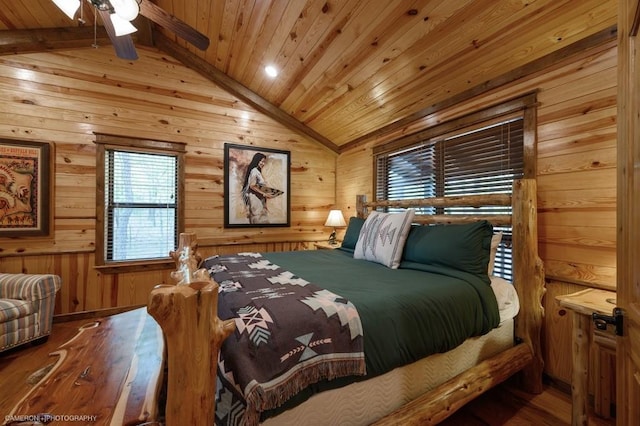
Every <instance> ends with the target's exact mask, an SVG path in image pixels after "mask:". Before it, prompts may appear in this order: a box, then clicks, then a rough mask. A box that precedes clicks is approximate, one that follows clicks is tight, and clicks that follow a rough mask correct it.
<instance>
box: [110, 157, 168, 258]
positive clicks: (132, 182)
mask: <svg viewBox="0 0 640 426" xmlns="http://www.w3.org/2000/svg"><path fill="white" fill-rule="evenodd" d="M177 194H178V158H177V156H176V155H166V154H154V153H143V152H131V151H124V150H120V149H108V150H106V155H105V203H104V205H105V220H106V222H107V226H106V229H105V233H106V235H105V239H104V241H105V259H106V260H107V261H131V260H146V259H159V258H168V257H169V252H170V251H171V250H174V249H175V247H176V246H177V235H178V230H177V226H178V220H177V214H178V204H177Z"/></svg>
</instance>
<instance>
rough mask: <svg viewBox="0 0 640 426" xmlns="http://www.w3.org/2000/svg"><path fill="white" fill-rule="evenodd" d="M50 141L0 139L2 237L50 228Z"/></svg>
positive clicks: (39, 233) (37, 233) (38, 233)
mask: <svg viewBox="0 0 640 426" xmlns="http://www.w3.org/2000/svg"><path fill="white" fill-rule="evenodd" d="M50 161H51V145H50V144H48V143H45V142H30V141H18V140H11V139H0V238H3V237H8V238H10V237H31V236H34V237H40V236H47V235H49V234H50V232H51V229H50V225H51V164H50Z"/></svg>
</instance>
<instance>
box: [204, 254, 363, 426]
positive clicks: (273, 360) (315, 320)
mask: <svg viewBox="0 0 640 426" xmlns="http://www.w3.org/2000/svg"><path fill="white" fill-rule="evenodd" d="M204 267H205V268H207V269H208V271H209V273H210V275H211V277H212V278H213V279H214V280H215V281H216V282H217V283H218V284H219V285H220V289H219V292H220V295H219V301H218V316H219V317H220V319H223V320H225V319H229V318H233V319H234V320H235V323H236V332H235V333H234V334H232V335H231V336H229V338H227V339H226V340H225V341H224V343H223V345H222V349H221V351H220V356H219V359H218V380H217V381H218V383H217V390H216V424H225V425H237V424H243V425H254V424H258V422H259V420H260V413H261V412H262V411H265V410H270V409H273V408H276V407H278V406H280V405H281V404H282V403H284V402H285V401H286V400H288V399H289V398H291V397H292V396H293V395H295V394H296V393H298V392H299V391H301V390H302V389H304V388H306V387H307V386H309V385H311V384H313V383H316V382H318V381H320V380H331V379H334V378H337V377H344V376H352V375H364V374H365V362H364V349H363V336H362V324H361V322H360V317H359V316H358V312H357V310H356V308H355V306H354V305H353V304H352V303H350V302H349V301H348V300H345V299H344V298H342V297H340V296H339V295H337V294H334V293H332V292H330V291H327V290H324V289H322V288H320V287H318V286H316V285H314V284H312V283H309V282H307V281H305V280H304V279H303V278H301V277H297V276H295V275H294V274H292V273H291V272H288V271H286V270H283V269H282V268H280V267H279V266H278V265H274V264H272V263H271V262H269V261H268V260H267V259H265V258H264V257H262V255H260V254H259V253H239V254H237V255H234V256H214V257H210V258H208V259H206V260H205V262H204Z"/></svg>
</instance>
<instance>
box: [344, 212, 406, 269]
mask: <svg viewBox="0 0 640 426" xmlns="http://www.w3.org/2000/svg"><path fill="white" fill-rule="evenodd" d="M414 214H415V212H414V210H411V209H410V210H405V211H404V212H402V213H380V212H376V211H374V212H371V213H370V214H369V216H368V217H367V220H365V221H364V224H363V225H362V229H361V230H360V235H359V236H358V242H357V243H356V248H355V250H354V252H353V257H354V259H365V260H369V261H372V262H376V263H381V264H383V265H385V266H387V267H389V268H391V269H397V268H398V266H399V265H400V259H401V258H402V250H403V249H404V243H405V241H406V240H407V235H408V234H409V229H410V228H411V222H412V221H413V216H414Z"/></svg>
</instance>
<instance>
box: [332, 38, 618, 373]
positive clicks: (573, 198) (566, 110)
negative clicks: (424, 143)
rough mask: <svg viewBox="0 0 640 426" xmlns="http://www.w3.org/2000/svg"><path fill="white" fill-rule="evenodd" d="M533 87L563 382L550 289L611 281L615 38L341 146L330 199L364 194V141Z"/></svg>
mask: <svg viewBox="0 0 640 426" xmlns="http://www.w3.org/2000/svg"><path fill="white" fill-rule="evenodd" d="M532 90H538V102H539V105H538V110H537V138H538V140H537V170H538V171H537V178H538V209H539V219H538V220H539V223H538V236H539V240H540V243H539V250H540V256H541V257H542V260H543V261H544V263H545V268H546V274H547V294H546V296H545V301H544V304H545V308H546V317H545V329H544V344H545V345H544V346H545V354H544V359H545V363H546V366H545V371H546V373H547V374H549V375H550V376H552V377H554V378H557V379H559V380H561V381H563V382H565V383H570V382H571V347H570V341H571V339H570V337H571V320H570V318H569V315H565V312H564V311H563V310H561V309H559V307H558V305H557V303H556V301H555V296H556V295H559V294H567V293H571V292H574V291H577V290H580V289H583V288H585V287H602V288H608V289H615V286H616V280H615V266H616V223H615V222H616V45H615V41H611V42H609V43H607V44H604V45H602V46H600V47H598V48H594V49H592V50H590V51H587V52H583V53H580V54H577V55H574V56H572V57H570V58H567V59H565V60H564V61H563V62H562V63H559V64H556V65H554V66H551V67H549V68H547V69H545V70H543V71H541V72H537V73H534V74H530V75H529V76H528V77H526V78H522V79H520V80H517V81H515V82H513V83H510V84H507V85H504V86H502V87H499V88H498V89H496V90H492V91H491V92H489V93H486V94H483V95H481V96H478V97H476V98H473V99H471V100H469V101H466V102H463V103H461V104H459V105H456V106H455V107H453V108H449V109H447V110H443V111H439V112H437V113H435V114H432V115H430V116H427V117H424V118H423V119H421V120H420V121H419V122H416V123H412V124H410V125H408V126H407V127H406V128H404V129H402V130H400V131H397V132H395V133H394V134H389V135H385V136H384V137H379V138H377V139H376V140H371V141H368V142H366V143H363V144H361V145H359V146H358V147H356V148H354V149H352V150H349V151H347V152H344V153H342V154H341V155H340V157H339V158H338V169H337V172H338V177H337V179H338V186H337V200H338V206H339V207H340V208H342V209H343V210H344V211H345V215H346V214H350V215H353V214H354V213H355V195H356V194H360V193H364V194H368V196H369V197H371V194H372V190H373V188H372V186H373V184H372V178H373V157H372V147H374V146H376V145H378V144H382V143H384V142H387V141H389V140H392V139H395V138H397V137H399V136H401V135H403V134H407V133H412V132H415V131H418V130H421V129H423V128H426V127H429V126H431V125H433V124H435V123H439V122H442V121H446V120H448V119H451V118H454V117H458V116H462V115H464V114H467V113H469V112H472V111H474V110H477V109H481V108H483V107H486V106H490V105H493V104H496V103H499V102H501V101H504V100H506V99H509V98H513V97H515V96H518V95H521V94H524V93H527V92H530V91H532Z"/></svg>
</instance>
